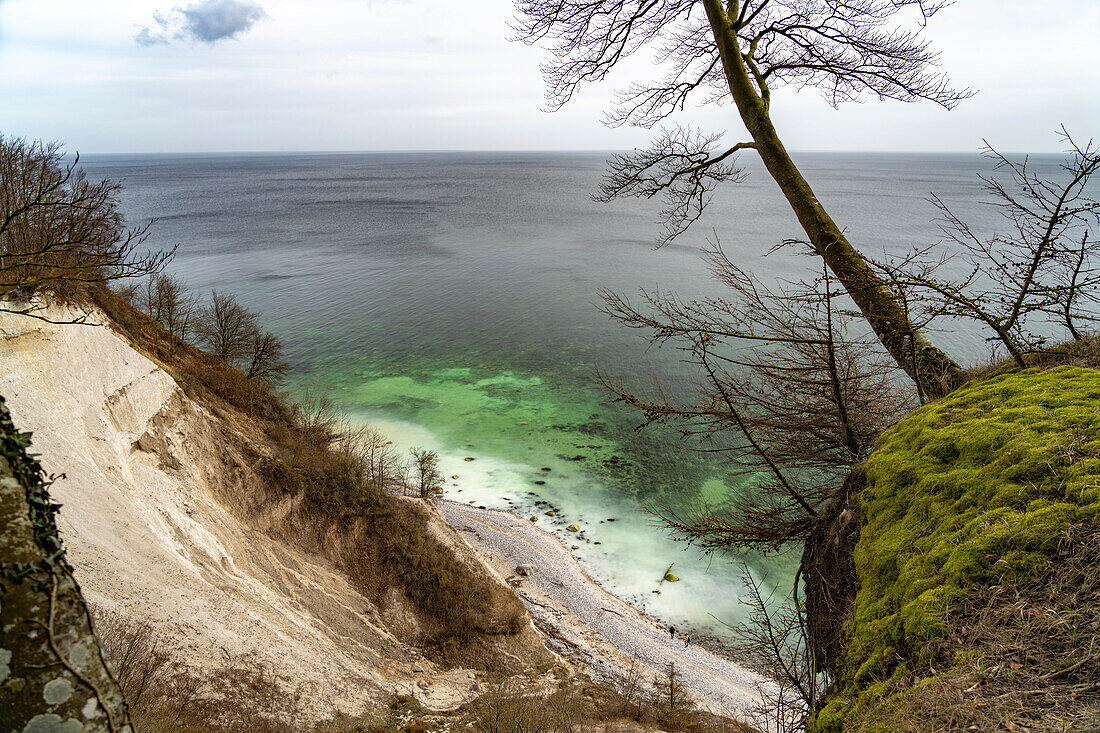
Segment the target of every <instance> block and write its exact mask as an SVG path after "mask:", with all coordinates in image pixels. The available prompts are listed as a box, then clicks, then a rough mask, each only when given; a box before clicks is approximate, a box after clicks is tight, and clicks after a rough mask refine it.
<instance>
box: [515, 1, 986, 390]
mask: <svg viewBox="0 0 1100 733" xmlns="http://www.w3.org/2000/svg"><path fill="white" fill-rule="evenodd" d="M945 4H946V3H944V2H939V1H937V0H849V1H847V2H832V1H831V0H729V1H728V2H725V3H723V2H721V0H517V2H516V8H517V9H518V11H519V19H518V22H517V28H516V29H517V32H518V34H517V35H518V38H519V39H520V40H522V41H524V42H527V43H545V44H547V45H548V46H549V48H550V51H551V53H552V54H553V56H554V61H553V62H552V63H549V64H546V65H544V67H543V73H544V76H545V78H546V81H547V85H548V91H547V99H548V103H549V107H550V109H557V108H560V107H561V106H562V105H564V104H566V103H567V102H568V101H569V100H570V99H571V98H572V97H573V95H574V94H575V93H576V92H577V90H578V89H579V87H580V86H581V85H583V84H586V83H589V82H599V81H602V80H603V79H604V78H605V77H607V75H608V74H609V73H610V72H611V70H612V69H613V68H614V67H615V66H616V65H617V64H618V63H619V62H620V61H622V60H623V59H625V58H627V57H629V56H631V55H633V54H635V53H637V52H639V51H641V50H642V49H649V50H651V51H653V55H654V56H655V57H656V59H657V62H658V64H659V65H660V66H661V67H662V68H663V72H664V76H663V77H662V78H660V79H659V80H655V81H653V82H651V83H647V84H636V85H633V86H630V87H628V88H626V89H625V90H623V91H622V92H620V94H619V96H618V101H617V104H616V105H615V107H614V109H613V110H612V111H611V112H610V114H609V116H608V122H610V123H611V124H613V125H619V124H631V125H638V126H641V127H646V128H651V127H653V126H655V125H657V124H658V123H661V122H663V121H664V120H666V119H667V118H669V117H670V116H672V115H673V114H675V113H676V112H677V111H680V110H682V109H683V108H684V106H685V105H686V104H687V102H688V101H689V100H695V99H697V98H698V99H700V100H701V101H703V102H712V103H718V104H720V103H723V102H726V101H730V100H732V101H733V102H734V104H735V106H736V108H737V111H738V113H739V114H740V117H741V120H742V122H743V123H744V125H745V128H746V129H747V131H748V133H749V137H750V138H751V139H749V140H745V141H742V142H738V143H735V144H733V145H721V146H719V145H718V143H719V139H720V137H721V136H720V135H715V134H702V133H697V132H694V131H690V130H685V129H683V128H672V129H668V130H664V131H663V132H662V133H661V134H660V135H659V136H658V139H657V141H656V143H655V144H654V146H653V147H652V149H650V150H644V151H639V152H637V153H636V154H634V155H629V156H620V157H617V158H615V159H613V161H612V163H611V169H610V172H609V174H608V178H607V181H606V182H605V184H604V186H603V188H602V189H601V191H600V194H599V198H602V199H609V198H614V197H616V196H643V197H653V196H657V195H661V196H663V197H664V199H665V207H664V211H663V216H664V221H665V228H664V232H663V238H662V241H668V240H669V239H671V238H672V237H675V236H677V235H679V234H680V233H682V232H683V231H684V230H685V229H686V228H687V227H688V226H689V225H690V224H691V223H692V222H694V221H695V220H697V219H698V218H699V215H700V213H701V211H702V208H703V207H704V206H705V205H706V204H707V202H708V201H709V200H710V198H709V191H710V190H711V189H712V187H713V186H714V185H716V184H717V183H720V182H722V181H726V180H739V179H740V178H741V174H740V173H739V172H738V171H737V168H736V167H735V164H734V162H733V156H734V155H735V154H736V153H737V152H738V151H739V150H746V149H748V150H754V151H756V153H757V155H759V156H760V159H761V160H762V162H763V163H764V166H765V167H766V168H767V170H768V172H769V173H770V174H771V176H772V178H774V179H775V181H776V183H777V184H779V188H780V189H781V191H782V192H783V195H784V197H785V198H786V199H787V202H788V203H789V204H790V206H791V208H792V209H793V210H794V212H795V214H796V215H797V217H798V220H799V222H800V223H801V225H802V227H803V229H804V230H805V232H806V236H807V238H808V240H809V242H810V243H811V245H812V247H813V249H814V250H815V251H816V252H817V254H818V255H820V256H821V257H822V258H823V259H824V261H825V262H826V263H827V264H828V266H829V268H830V269H831V271H832V272H833V274H834V275H835V276H836V278H837V279H838V280H839V281H840V282H841V283H842V284H843V286H844V288H846V289H847V291H848V294H849V295H850V296H851V298H852V300H853V301H854V302H855V303H856V305H857V306H858V308H859V310H860V312H861V313H862V314H863V317H864V318H866V319H867V321H868V322H869V323H870V325H871V327H872V328H873V329H874V331H875V333H876V334H877V336H878V338H879V340H880V341H881V342H882V344H883V346H884V347H885V348H886V350H887V352H888V353H889V354H890V355H891V357H893V358H894V360H895V361H896V362H897V363H898V364H899V365H900V366H901V367H902V368H903V369H904V370H905V371H906V372H907V373H908V374H909V375H910V377H912V378H913V379H914V380H915V381H917V382H919V383H921V384H922V388H923V389H924V391H925V392H926V393H928V394H932V395H938V394H942V393H943V392H944V391H945V390H946V389H950V388H952V387H953V386H954V385H955V384H957V383H959V382H960V381H961V379H962V371H961V369H960V368H959V367H958V365H957V364H955V363H954V362H953V361H952V360H951V359H949V358H948V357H947V355H945V354H944V353H943V352H942V351H940V350H939V349H938V348H936V347H935V346H934V345H933V344H932V343H931V342H930V341H929V340H928V339H927V337H925V336H924V335H922V334H921V333H919V332H917V331H916V329H915V328H914V327H913V324H912V323H910V322H909V321H908V320H907V319H906V314H905V310H904V308H903V307H902V304H900V303H899V302H898V301H897V298H896V297H895V294H894V292H893V291H892V290H891V289H890V288H889V287H888V286H887V283H885V282H884V281H883V279H882V278H881V277H880V276H879V275H878V273H876V272H875V271H874V270H873V269H872V268H871V267H870V265H869V264H868V263H867V261H866V260H865V259H864V258H863V257H862V256H861V255H860V254H859V253H858V252H857V251H856V250H855V248H854V247H853V246H852V245H851V243H849V241H848V239H847V238H846V237H845V235H844V233H843V232H842V230H841V229H840V227H838V226H837V224H836V223H835V222H834V221H833V220H832V218H831V217H830V216H829V214H828V213H827V212H826V211H825V209H824V207H823V206H822V204H821V202H820V201H819V200H818V198H817V196H816V195H815V194H814V192H813V190H812V189H811V188H810V185H809V183H808V182H807V181H806V179H805V178H804V177H803V176H802V174H801V172H800V171H799V170H798V168H797V167H796V166H795V164H794V162H793V161H792V160H791V158H790V156H789V155H788V154H787V151H786V149H785V147H784V146H783V143H782V141H781V140H780V138H779V134H778V132H777V131H776V129H775V127H774V125H773V123H772V119H771V114H770V108H771V94H772V90H773V89H777V88H780V87H782V86H786V85H789V86H793V87H796V88H800V87H814V88H817V89H819V90H821V92H822V94H824V96H825V98H826V100H827V101H828V102H829V103H830V104H831V105H833V106H836V105H839V104H840V103H842V102H847V101H852V100H857V99H860V98H862V97H864V96H866V95H872V96H875V97H878V98H880V99H896V100H901V101H906V102H911V101H917V100H929V101H932V102H935V103H937V104H940V105H942V106H944V107H946V108H951V107H953V106H954V105H955V104H957V103H958V102H959V101H961V100H962V99H964V98H966V97H967V96H969V95H970V92H969V91H966V90H961V91H960V90H956V89H953V88H952V87H951V86H950V84H949V83H948V82H947V80H946V78H945V77H944V75H943V74H940V73H937V72H936V71H935V70H934V69H935V65H936V62H937V54H936V53H935V52H934V51H932V49H931V48H930V45H929V43H928V42H927V41H926V40H924V38H923V36H922V29H923V25H924V23H925V21H927V19H928V18H930V17H931V16H933V15H934V14H935V13H936V12H938V11H939V10H940V9H942V7H943V6H944V5H945ZM907 11H908V12H909V13H910V15H911V18H912V21H913V22H911V23H909V24H908V25H907V24H906V22H905V21H906V13H907ZM914 343H915V344H916V348H915V349H914V348H913V344H914ZM914 353H915V354H916V356H917V358H916V359H914V358H913V356H914Z"/></svg>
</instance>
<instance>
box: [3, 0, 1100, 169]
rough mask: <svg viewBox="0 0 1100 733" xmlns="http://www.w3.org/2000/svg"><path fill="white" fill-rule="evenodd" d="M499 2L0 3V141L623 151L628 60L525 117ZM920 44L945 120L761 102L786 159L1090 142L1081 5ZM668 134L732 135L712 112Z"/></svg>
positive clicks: (1098, 96) (1098, 58)
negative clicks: (804, 154) (617, 116)
mask: <svg viewBox="0 0 1100 733" xmlns="http://www.w3.org/2000/svg"><path fill="white" fill-rule="evenodd" d="M513 13H514V11H513V7H512V3H511V2H510V1H509V0H462V2H438V1H436V2H429V1H428V0H308V1H306V0H181V1H179V2H175V3H174V2H173V0H101V1H100V2H89V0H0V134H4V135H13V136H20V137H26V138H31V139H43V140H56V141H60V142H62V143H63V144H64V145H65V146H66V149H68V150H79V151H80V152H82V153H131V152H132V153H138V152H229V151H326V150H331V151H349V150H622V149H629V148H632V147H635V146H641V145H644V144H645V143H646V142H647V141H648V140H649V139H650V137H651V136H652V132H651V131H648V130H644V129H638V128H630V127H625V128H609V127H606V126H605V125H603V124H602V122H601V120H602V117H603V112H604V110H605V109H606V108H607V107H608V106H609V102H610V100H611V99H612V97H613V93H614V91H615V89H617V88H620V87H623V86H626V85H627V84H629V83H630V82H632V81H642V80H645V79H646V78H647V76H649V75H651V74H652V73H653V68H652V65H651V63H650V61H649V60H648V59H647V58H635V59H631V60H630V62H629V63H627V64H625V65H624V66H623V68H621V69H619V70H618V71H617V73H616V74H614V75H613V76H612V77H611V79H609V80H608V81H606V82H604V83H602V84H598V85H595V86H590V87H587V88H586V89H585V90H584V92H583V93H582V94H581V95H580V96H579V97H578V98H576V99H574V100H573V101H572V102H571V103H570V104H568V105H567V106H566V107H565V108H564V109H562V110H560V111H558V112H554V113H548V112H545V111H543V107H544V106H545V105H544V99H543V92H544V84H543V81H542V78H541V75H540V72H539V64H540V63H541V62H544V61H547V60H549V54H548V52H546V51H545V50H544V49H541V48H538V47H531V46H526V45H524V44H521V43H516V42H510V41H509V40H508V39H509V37H510V36H511V35H512V34H513V31H512V30H511V29H510V28H509V23H510V22H511V20H512V18H513ZM926 33H927V34H928V37H929V38H930V39H931V40H933V42H934V43H935V45H936V47H937V48H938V49H939V50H941V51H942V59H941V61H942V66H943V68H944V69H945V70H947V71H948V72H949V73H950V76H951V79H952V81H953V83H954V84H955V85H956V86H959V87H969V88H971V89H975V90H978V92H979V93H978V95H977V96H975V97H974V98H972V99H970V100H967V101H964V102H963V103H962V104H960V105H959V106H958V107H957V108H956V109H954V110H953V111H945V110H943V109H941V108H939V107H937V106H935V105H933V104H931V103H917V104H902V103H897V102H880V101H877V100H874V99H869V100H867V101H865V102H863V103H859V104H848V105H844V106H842V107H841V108H840V109H839V110H833V109H831V108H830V107H829V106H828V105H827V104H826V103H825V102H824V101H823V100H822V99H821V98H820V96H818V95H817V94H816V93H814V92H813V91H812V90H808V91H803V92H795V91H793V90H791V89H781V90H777V91H776V92H774V94H773V102H772V114H773V118H774V120H775V123H776V127H777V129H778V130H779V132H780V135H781V136H782V138H783V139H784V141H785V144H786V146H787V147H788V148H789V149H792V150H843V151H917V152H921V151H928V152H931V151H948V152H975V151H976V150H978V148H980V147H981V145H982V140H983V138H984V139H988V140H989V142H990V143H992V144H993V145H994V146H996V147H997V148H998V149H1001V150H1004V151H1010V152H1057V151H1061V150H1062V148H1063V147H1064V146H1063V145H1062V144H1061V142H1060V141H1059V139H1058V138H1057V136H1056V135H1055V134H1054V133H1055V130H1057V128H1058V127H1059V125H1062V124H1064V125H1065V126H1066V127H1067V128H1068V129H1069V131H1070V132H1071V133H1073V134H1074V135H1075V136H1076V137H1080V138H1088V137H1090V136H1097V137H1100V130H1098V129H1097V128H1098V124H1097V123H1098V122H1100V43H1098V42H1097V39H1098V38H1100V0H1044V2H1042V3H1038V2H1035V1H1034V0H1026V1H1025V0H960V1H959V2H958V3H957V4H956V5H954V6H952V7H949V8H947V9H946V10H944V11H942V12H941V13H940V14H939V15H937V16H935V18H933V19H932V21H931V23H930V24H929V26H928V28H927V30H926ZM678 121H680V122H683V123H689V124H696V125H699V126H700V127H702V128H704V129H706V130H726V131H728V134H727V137H726V140H727V141H729V142H734V141H736V140H737V139H740V135H742V134H743V128H742V127H741V124H740V121H739V119H738V117H737V114H736V111H735V110H734V109H733V108H732V107H730V106H725V107H717V106H713V105H712V106H710V107H706V108H697V109H689V110H687V111H686V112H685V113H684V114H683V115H681V116H680V117H679V118H678Z"/></svg>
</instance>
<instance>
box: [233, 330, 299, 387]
mask: <svg viewBox="0 0 1100 733" xmlns="http://www.w3.org/2000/svg"><path fill="white" fill-rule="evenodd" d="M245 362H246V368H245V370H244V373H245V376H247V377H248V378H249V379H250V380H252V381H253V382H255V383H256V384H259V385H261V386H263V387H267V388H271V387H275V386H277V385H279V384H282V382H283V380H284V379H285V378H286V373H287V371H288V370H289V369H290V365H289V364H287V363H286V362H285V361H283V342H282V341H281V340H280V339H279V337H278V336H276V335H275V334H273V333H271V332H270V331H264V332H263V333H260V332H256V333H255V334H253V336H252V343H251V345H250V346H249V350H248V354H247V356H246V357H245Z"/></svg>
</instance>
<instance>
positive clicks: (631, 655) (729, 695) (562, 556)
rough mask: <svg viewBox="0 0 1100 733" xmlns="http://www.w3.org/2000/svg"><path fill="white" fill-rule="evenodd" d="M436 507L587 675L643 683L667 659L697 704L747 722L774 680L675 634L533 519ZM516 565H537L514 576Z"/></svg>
mask: <svg viewBox="0 0 1100 733" xmlns="http://www.w3.org/2000/svg"><path fill="white" fill-rule="evenodd" d="M437 506H438V507H439V509H440V510H441V512H442V513H443V515H444V516H445V517H446V519H447V522H448V523H449V524H450V525H451V526H452V527H454V529H455V530H457V531H458V532H459V534H460V535H462V537H463V538H464V539H465V540H466V541H467V542H468V543H469V544H470V545H471V546H472V547H473V548H474V549H475V550H476V551H477V553H478V555H479V556H480V557H481V558H482V561H483V562H484V563H485V564H486V565H488V566H489V567H491V568H492V569H494V570H495V571H497V572H499V573H501V575H503V576H504V577H505V578H507V579H508V582H509V584H510V585H511V586H512V587H513V589H514V590H515V591H516V594H517V595H518V596H519V597H520V599H521V600H522V601H523V603H524V605H525V606H526V607H527V610H528V612H529V613H530V614H531V617H532V619H533V620H534V622H535V626H536V627H537V628H538V629H539V631H541V632H542V633H543V635H544V636H545V637H546V639H547V641H548V644H549V645H550V647H551V648H552V649H553V650H554V651H555V652H557V653H558V654H560V655H561V656H563V657H565V658H566V659H568V660H570V661H571V662H574V663H576V664H579V665H580V666H581V667H583V668H584V670H585V671H586V672H588V673H589V674H590V675H592V677H594V678H596V679H598V680H600V681H602V682H608V683H617V684H621V683H622V682H623V681H624V680H626V679H627V678H628V677H630V676H634V677H635V678H636V679H637V678H638V677H640V679H641V681H642V683H643V685H646V686H648V683H649V682H650V681H652V680H653V679H654V678H660V677H667V675H668V665H669V664H670V663H671V664H673V665H675V669H676V673H677V675H679V678H678V679H679V681H680V682H681V683H682V684H683V685H684V687H686V688H687V689H688V690H689V691H690V692H691V693H692V695H693V696H694V697H695V699H696V702H697V704H698V705H699V706H700V707H702V708H704V709H706V710H708V711H709V712H712V713H715V714H720V715H729V716H732V717H736V718H742V719H747V720H750V721H751V720H752V718H753V717H754V715H753V711H754V709H755V708H756V707H757V706H758V705H759V701H760V690H761V689H764V688H771V687H774V685H775V683H774V682H772V681H771V680H769V679H767V678H766V677H763V676H762V675H760V674H758V673H756V672H753V671H752V670H750V669H748V668H747V667H744V666H742V665H740V664H738V663H737V662H734V661H733V660H731V659H728V658H726V657H724V656H722V655H719V654H716V653H714V652H712V651H710V650H708V649H706V648H704V647H702V646H699V645H696V644H688V643H687V642H686V641H685V639H684V638H683V637H680V636H677V637H675V638H673V637H672V635H670V634H669V631H668V628H667V627H666V626H664V625H663V624H661V623H659V622H658V621H656V620H655V619H653V618H652V617H650V616H648V615H647V614H645V613H644V612H642V611H641V610H639V609H637V608H636V607H634V606H632V605H631V604H629V603H627V602H626V601H624V600H623V599H621V598H619V597H618V596H615V595H613V594H612V593H610V592H609V591H607V590H606V589H605V588H603V587H602V586H601V585H600V584H599V583H598V582H596V581H595V580H594V579H593V578H592V577H591V576H589V575H588V574H587V573H586V572H585V571H584V569H583V568H582V567H581V566H580V564H579V563H578V562H577V559H576V558H575V557H574V556H573V553H572V552H571V551H570V550H569V548H568V547H567V546H565V545H564V544H562V542H561V540H560V539H559V538H558V537H557V536H555V535H553V534H551V533H549V532H546V531H545V530H543V529H541V528H540V527H538V526H537V524H535V523H533V522H530V521H527V520H524V519H523V518H521V517H518V516H516V515H515V514H512V513H510V512H507V511H503V510H498V509H479V508H477V507H474V506H470V505H468V504H462V503H459V502H457V501H453V500H450V499H441V500H439V501H438V503H437ZM519 565H534V566H536V568H537V569H536V570H535V571H534V572H533V573H532V574H531V575H530V576H529V577H520V576H517V575H516V573H515V568H516V567H517V566H519Z"/></svg>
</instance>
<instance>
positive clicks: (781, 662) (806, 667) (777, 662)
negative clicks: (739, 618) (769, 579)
mask: <svg viewBox="0 0 1100 733" xmlns="http://www.w3.org/2000/svg"><path fill="white" fill-rule="evenodd" d="M742 578H743V583H744V586H745V590H746V592H745V595H744V597H743V598H742V599H741V600H740V602H741V603H743V604H745V605H747V606H748V607H749V616H748V618H747V619H746V620H745V621H743V622H742V623H740V624H737V625H736V626H734V627H732V630H733V632H734V636H735V638H737V639H738V643H737V645H736V646H737V652H738V653H739V654H740V655H741V656H742V658H744V659H746V660H749V661H750V662H751V663H752V664H753V665H754V667H755V668H756V669H758V670H760V671H762V672H764V673H765V674H766V675H767V676H768V678H769V679H771V680H774V682H775V684H774V685H762V686H760V688H759V692H760V697H759V700H758V701H757V703H756V708H755V709H754V710H753V711H752V712H753V713H755V716H754V717H755V719H756V720H759V721H764V722H766V724H767V725H766V727H767V729H768V730H774V731H777V733H798V731H803V730H805V723H806V718H807V716H808V715H809V714H810V713H811V712H812V711H813V710H814V706H815V704H816V702H817V698H818V697H819V696H820V694H821V692H822V691H823V690H824V689H825V688H826V687H827V686H828V678H827V676H826V675H825V674H824V673H823V672H822V671H821V670H818V669H817V667H816V665H815V662H814V655H813V654H812V653H811V650H810V648H809V639H808V635H807V634H806V619H805V611H804V609H803V607H802V604H801V603H799V602H798V597H797V590H798V586H797V584H796V585H795V592H796V596H795V599H794V603H787V602H785V601H778V600H777V599H775V598H774V597H773V595H772V594H771V593H769V592H768V591H766V590H765V587H764V584H765V581H766V579H761V578H757V577H756V576H754V575H753V574H752V571H750V570H749V569H748V568H747V567H746V568H745V572H744V573H743V575H742Z"/></svg>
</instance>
